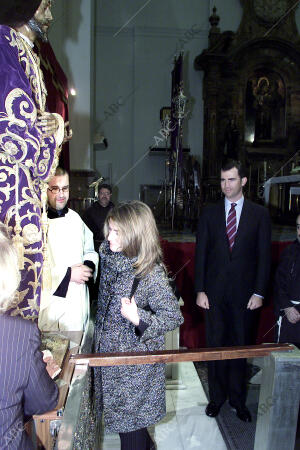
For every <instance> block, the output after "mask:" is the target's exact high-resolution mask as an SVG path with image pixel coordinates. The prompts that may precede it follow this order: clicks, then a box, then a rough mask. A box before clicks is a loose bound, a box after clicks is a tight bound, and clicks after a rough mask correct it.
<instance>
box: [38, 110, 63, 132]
mask: <svg viewBox="0 0 300 450" xmlns="http://www.w3.org/2000/svg"><path fill="white" fill-rule="evenodd" d="M37 126H38V127H39V128H40V130H41V132H42V134H43V137H44V138H45V137H50V136H52V135H53V134H55V133H56V131H57V130H58V127H59V123H58V120H57V119H56V117H55V116H54V115H53V114H51V113H48V112H44V113H41V114H39V115H38V118H37Z"/></svg>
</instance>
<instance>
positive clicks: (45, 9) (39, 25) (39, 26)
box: [28, 0, 53, 42]
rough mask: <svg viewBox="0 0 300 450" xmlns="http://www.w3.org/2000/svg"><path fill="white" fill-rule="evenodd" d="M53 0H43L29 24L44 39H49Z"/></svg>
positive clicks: (37, 35) (45, 40)
mask: <svg viewBox="0 0 300 450" xmlns="http://www.w3.org/2000/svg"><path fill="white" fill-rule="evenodd" d="M51 6H52V0H42V1H41V4H40V6H39V8H38V9H37V10H36V12H35V15H34V17H33V18H32V19H31V20H30V21H29V22H28V26H29V27H30V28H31V30H32V31H33V32H34V33H35V35H36V37H38V38H40V39H41V40H42V41H44V42H47V41H48V30H49V27H50V24H51V22H52V20H53V17H52V13H51Z"/></svg>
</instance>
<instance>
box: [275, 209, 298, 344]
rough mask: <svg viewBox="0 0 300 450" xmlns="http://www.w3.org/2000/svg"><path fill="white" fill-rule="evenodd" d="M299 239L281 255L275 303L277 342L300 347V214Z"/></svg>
mask: <svg viewBox="0 0 300 450" xmlns="http://www.w3.org/2000/svg"><path fill="white" fill-rule="evenodd" d="M296 232H297V239H296V240H295V241H294V242H293V243H292V244H291V245H289V246H288V247H286V248H285V249H284V251H283V252H282V254H281V258H280V261H279V265H278V268H277V272H276V278H275V289H274V294H275V295H274V303H275V313H276V317H278V318H279V319H278V322H277V323H278V329H277V342H289V343H292V344H295V345H297V346H298V347H300V214H299V215H298V217H297V219H296Z"/></svg>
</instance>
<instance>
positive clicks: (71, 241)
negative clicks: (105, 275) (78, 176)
mask: <svg viewBox="0 0 300 450" xmlns="http://www.w3.org/2000/svg"><path fill="white" fill-rule="evenodd" d="M47 195H48V219H49V230H48V249H49V258H50V266H51V280H52V285H51V289H50V290H49V291H48V290H46V289H43V290H42V300H41V310H40V315H39V328H40V329H41V330H43V331H53V330H62V331H81V330H82V331H85V330H86V329H87V325H88V321H89V311H90V305H89V292H88V288H87V282H88V280H89V279H90V278H92V277H93V278H94V280H95V279H96V276H97V268H98V259H99V258H98V254H97V253H96V252H95V250H94V243H93V233H92V232H91V231H90V230H89V228H88V227H87V226H86V225H85V223H84V222H83V221H82V219H81V218H80V216H79V214H77V213H76V212H75V211H73V210H72V209H70V208H68V207H67V202H68V199H69V175H68V173H67V172H66V171H65V170H64V169H62V168H61V167H58V168H57V170H56V172H55V176H54V177H53V178H51V180H50V181H49V187H48V192H47Z"/></svg>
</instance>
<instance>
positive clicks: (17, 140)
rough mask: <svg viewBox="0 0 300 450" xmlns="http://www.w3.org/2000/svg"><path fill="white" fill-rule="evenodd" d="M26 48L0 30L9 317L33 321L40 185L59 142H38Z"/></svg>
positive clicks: (36, 80) (37, 100)
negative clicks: (16, 276) (17, 276)
mask: <svg viewBox="0 0 300 450" xmlns="http://www.w3.org/2000/svg"><path fill="white" fill-rule="evenodd" d="M26 45H27V47H28V44H26ZM26 45H25V44H24V41H23V39H22V38H21V37H20V36H19V34H18V33H16V32H15V31H14V30H13V29H12V28H9V27H7V26H4V25H2V26H1V25H0V220H1V221H2V222H3V223H5V224H6V225H8V227H9V229H10V231H11V233H12V236H13V240H14V242H15V245H16V247H17V248H18V249H19V255H21V256H20V260H21V262H20V266H22V265H23V269H22V270H21V283H20V286H19V290H18V294H17V298H16V303H18V304H17V305H16V307H15V308H14V309H13V310H11V311H10V314H11V315H21V316H23V317H25V318H26V319H32V320H35V319H37V316H38V312H39V304H40V293H41V277H42V266H43V253H42V250H43V240H42V228H41V185H42V183H41V182H43V181H44V182H45V181H47V180H48V179H49V178H50V177H51V176H52V175H53V174H54V171H55V169H56V166H57V162H58V156H59V151H60V150H59V148H58V145H59V144H61V142H56V138H55V137H54V136H51V137H49V138H43V136H42V132H41V129H39V127H38V126H37V122H36V120H37V111H38V110H39V111H44V110H45V100H46V90H45V88H44V83H43V82H41V78H40V69H39V61H38V58H37V59H34V58H33V57H32V55H33V51H32V50H30V51H29V50H28V49H29V47H28V48H27V47H26ZM20 250H21V251H20ZM22 250H23V255H22Z"/></svg>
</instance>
